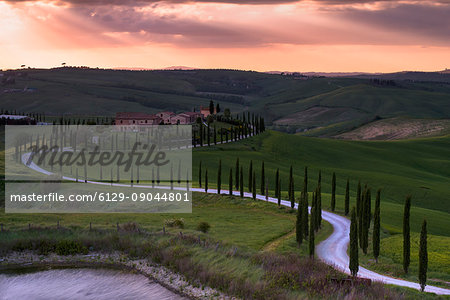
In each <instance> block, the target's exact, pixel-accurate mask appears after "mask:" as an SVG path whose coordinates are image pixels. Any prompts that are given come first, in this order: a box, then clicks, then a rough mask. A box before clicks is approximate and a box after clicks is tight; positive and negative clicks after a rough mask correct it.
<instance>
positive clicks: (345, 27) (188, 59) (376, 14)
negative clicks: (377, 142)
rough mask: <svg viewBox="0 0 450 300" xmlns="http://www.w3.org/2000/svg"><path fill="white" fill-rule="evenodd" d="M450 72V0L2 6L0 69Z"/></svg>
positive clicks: (152, 0)
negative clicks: (168, 68) (182, 67)
mask: <svg viewBox="0 0 450 300" xmlns="http://www.w3.org/2000/svg"><path fill="white" fill-rule="evenodd" d="M62 63H66V64H67V65H70V66H89V67H100V68H116V67H125V68H164V67H169V66H189V67H196V68H226V69H243V70H256V71H299V72H307V71H316V72H396V71H403V70H413V71H437V70H443V69H445V68H450V0H435V1H432V0H429V1H427V0H422V1H409V0H404V1H396V0H384V1H375V0H300V1H294V0H285V1H283V0H280V1H274V0H242V1H238V0H198V1H193V0H192V1H188V0H169V1H157V0H136V1H131V0H54V1H52V0H48V1H47V0H46V1H24V0H6V1H5V0H0V69H8V68H14V69H15V68H20V66H21V65H26V66H27V67H38V68H51V67H58V66H61V64H62Z"/></svg>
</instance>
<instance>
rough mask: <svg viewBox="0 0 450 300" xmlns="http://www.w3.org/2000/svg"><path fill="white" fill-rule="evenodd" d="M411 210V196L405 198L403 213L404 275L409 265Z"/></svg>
mask: <svg viewBox="0 0 450 300" xmlns="http://www.w3.org/2000/svg"><path fill="white" fill-rule="evenodd" d="M410 210H411V195H408V196H406V201H405V207H404V211H403V270H404V271H405V274H407V273H408V268H409V263H410V251H411V241H410V228H409V214H410Z"/></svg>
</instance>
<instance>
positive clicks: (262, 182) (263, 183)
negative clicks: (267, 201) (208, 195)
mask: <svg viewBox="0 0 450 300" xmlns="http://www.w3.org/2000/svg"><path fill="white" fill-rule="evenodd" d="M265 184H266V176H265V174H264V161H263V162H262V165H261V195H264V190H265V189H266V187H265Z"/></svg>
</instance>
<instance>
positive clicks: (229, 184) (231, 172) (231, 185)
mask: <svg viewBox="0 0 450 300" xmlns="http://www.w3.org/2000/svg"><path fill="white" fill-rule="evenodd" d="M228 189H229V194H230V196H231V195H233V169H232V168H230V177H229V178H228Z"/></svg>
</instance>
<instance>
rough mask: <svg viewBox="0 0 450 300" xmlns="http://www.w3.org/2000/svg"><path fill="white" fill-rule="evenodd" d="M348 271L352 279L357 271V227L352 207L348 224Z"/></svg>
mask: <svg viewBox="0 0 450 300" xmlns="http://www.w3.org/2000/svg"><path fill="white" fill-rule="evenodd" d="M349 269H350V272H351V274H352V276H353V277H356V275H357V274H358V270H359V258H358V225H357V223H356V211H355V208H354V207H353V209H352V213H351V224H350V264H349Z"/></svg>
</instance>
